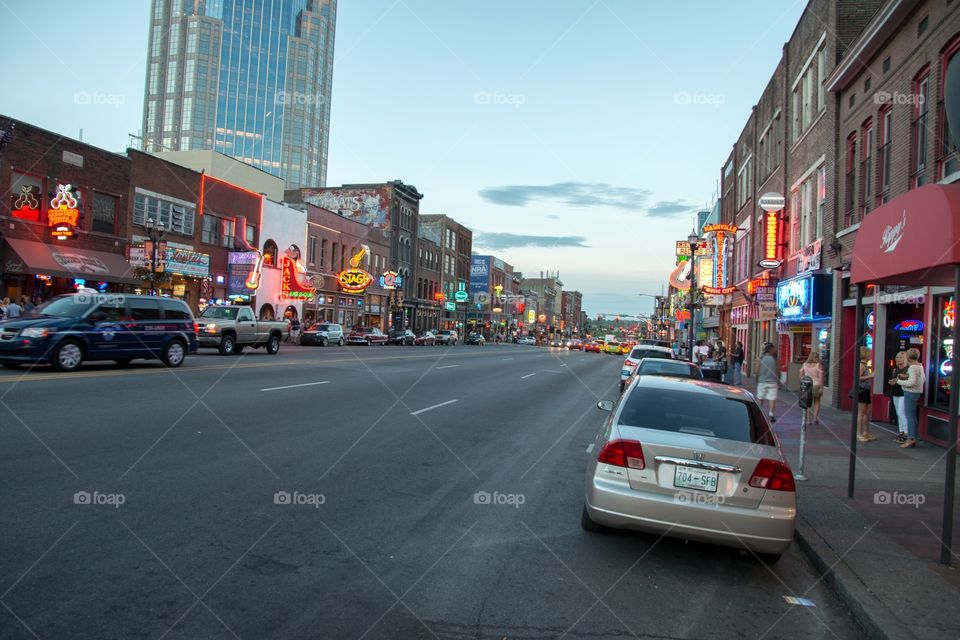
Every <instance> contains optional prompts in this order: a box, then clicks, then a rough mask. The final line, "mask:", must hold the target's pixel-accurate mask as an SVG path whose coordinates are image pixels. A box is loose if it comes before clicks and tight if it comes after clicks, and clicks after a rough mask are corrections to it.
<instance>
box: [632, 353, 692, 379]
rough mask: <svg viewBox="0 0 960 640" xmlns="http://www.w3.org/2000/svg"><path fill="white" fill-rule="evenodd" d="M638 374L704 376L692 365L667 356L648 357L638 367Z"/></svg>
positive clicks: (685, 376)
mask: <svg viewBox="0 0 960 640" xmlns="http://www.w3.org/2000/svg"><path fill="white" fill-rule="evenodd" d="M637 375H661V376H664V375H665V376H682V377H684V378H697V379H700V378H703V375H702V374H701V373H700V372H699V371H698V370H697V369H695V368H694V367H693V366H692V365H689V364H687V363H685V362H680V361H679V360H667V359H665V358H656V359H649V358H648V359H646V360H644V361H643V362H641V363H640V366H639V367H637Z"/></svg>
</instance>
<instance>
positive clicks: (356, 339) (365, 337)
mask: <svg viewBox="0 0 960 640" xmlns="http://www.w3.org/2000/svg"><path fill="white" fill-rule="evenodd" d="M347 344H365V345H367V346H370V345H374V344H379V345H381V346H382V345H385V344H387V336H386V335H384V333H383V332H382V331H380V328H379V327H363V328H361V329H357V330H356V331H351V332H350V334H349V335H348V336H347Z"/></svg>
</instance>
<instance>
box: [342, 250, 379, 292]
mask: <svg viewBox="0 0 960 640" xmlns="http://www.w3.org/2000/svg"><path fill="white" fill-rule="evenodd" d="M365 255H367V250H366V249H365V248H361V249H360V251H358V252H357V254H356V255H355V256H353V257H352V258H350V268H349V269H344V270H343V271H341V272H340V273H338V274H337V280H338V281H339V282H340V288H342V289H343V291H344V292H345V293H363V292H364V291H366V290H367V287H369V286H370V285H371V283H373V276H371V275H370V274H369V273H367V272H366V271H364V270H363V269H361V268H360V263H361V261H362V260H363V256H365Z"/></svg>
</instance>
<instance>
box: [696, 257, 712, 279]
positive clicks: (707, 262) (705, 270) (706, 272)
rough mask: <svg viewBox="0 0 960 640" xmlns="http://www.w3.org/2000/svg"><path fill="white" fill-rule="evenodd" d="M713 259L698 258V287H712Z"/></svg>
mask: <svg viewBox="0 0 960 640" xmlns="http://www.w3.org/2000/svg"><path fill="white" fill-rule="evenodd" d="M714 265H715V263H714V260H713V258H711V257H709V256H700V257H699V258H697V285H698V286H701V287H702V286H703V285H705V284H708V285H712V284H713V280H714V270H713V267H714Z"/></svg>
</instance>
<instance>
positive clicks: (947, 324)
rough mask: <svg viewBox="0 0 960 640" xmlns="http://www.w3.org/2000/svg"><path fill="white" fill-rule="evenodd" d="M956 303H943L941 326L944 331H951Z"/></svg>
mask: <svg viewBox="0 0 960 640" xmlns="http://www.w3.org/2000/svg"><path fill="white" fill-rule="evenodd" d="M956 313H957V303H956V301H955V300H949V301H947V302H944V303H943V326H944V328H945V329H952V328H953V323H954V322H955V320H956Z"/></svg>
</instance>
